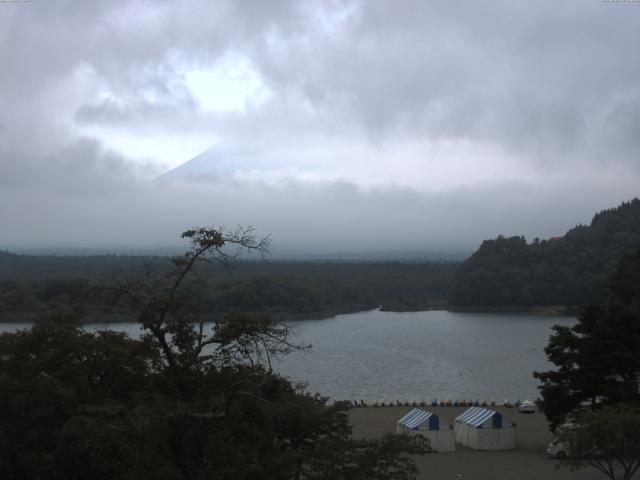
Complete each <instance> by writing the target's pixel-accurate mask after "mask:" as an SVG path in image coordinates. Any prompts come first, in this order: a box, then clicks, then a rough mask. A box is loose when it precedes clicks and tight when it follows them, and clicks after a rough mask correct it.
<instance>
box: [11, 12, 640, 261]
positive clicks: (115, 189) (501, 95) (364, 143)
mask: <svg viewBox="0 0 640 480" xmlns="http://www.w3.org/2000/svg"><path fill="white" fill-rule="evenodd" d="M639 24H640V6H639V5H637V4H633V3H627V4H623V3H620V4H615V3H602V2H599V1H583V0H568V1H564V2H557V1H550V0H541V1H539V2H535V3H531V2H524V1H511V0H500V1H492V2H461V1H460V2H458V1H446V2H445V1H431V2H418V1H399V2H393V4H391V3H389V2H387V1H384V0H367V1H360V2H359V1H332V2H320V1H306V2H297V1H295V2H294V1H285V0H282V1H273V2H250V1H246V2H243V1H240V2H236V1H230V0H229V1H220V2H213V3H211V2H200V1H180V2H179V1H169V0H165V1H160V2H151V1H146V0H132V1H124V0H115V1H111V2H80V1H72V0H64V1H59V2H37V1H32V2H29V3H26V4H6V5H0V59H1V60H2V65H3V73H2V75H0V196H1V197H2V204H3V207H2V209H0V221H2V222H3V225H6V227H7V228H6V229H3V233H2V235H0V244H4V245H9V244H12V245H16V244H17V245H19V244H31V243H33V242H34V241H35V240H38V241H41V242H44V243H46V242H50V243H52V244H58V245H61V244H65V243H67V244H70V243H73V242H77V244H79V245H80V244H82V245H88V244H90V243H92V242H94V243H101V242H102V243H105V242H106V243H113V244H117V243H120V244H124V243H127V242H128V241H129V242H131V243H140V244H142V243H145V242H154V241H157V242H160V243H167V242H171V241H172V238H173V235H174V234H175V233H176V232H178V231H179V230H180V229H181V228H183V227H184V226H186V224H192V223H194V224H195V223H208V222H210V221H214V222H217V223H228V224H234V223H238V222H240V223H254V224H256V225H257V226H259V227H260V228H261V229H263V230H265V231H273V232H274V235H276V234H277V235H278V236H279V237H280V238H282V241H283V242H285V243H286V242H290V243H297V242H299V243H302V244H305V245H309V246H310V248H311V247H313V248H315V249H331V250H333V251H339V250H344V249H355V248H359V247H362V248H370V249H376V248H379V247H381V246H384V245H387V244H389V243H392V242H396V243H398V245H402V248H417V247H418V246H421V245H426V244H430V245H440V246H442V245H445V244H448V245H458V246H460V248H468V247H469V245H472V244H475V243H477V242H478V241H479V240H480V239H481V238H484V237H488V236H494V235H496V234H498V233H517V232H523V233H526V234H529V235H530V236H536V235H537V236H545V235H552V234H557V233H561V232H562V231H564V230H565V229H566V228H568V227H569V226H571V225H573V224H574V223H576V222H578V221H587V220H588V217H589V215H590V214H591V213H592V212H593V211H595V210H597V209H599V208H604V207H607V206H612V205H614V204H616V203H618V202H619V201H621V200H624V199H625V198H628V197H631V196H634V195H637V193H638V192H637V185H638V184H639V183H638V180H640V168H639V167H640V162H639V161H638V154H637V152H638V151H639V148H640V62H639V61H638V55H637V52H636V49H635V48H634V46H635V45H638V44H639V43H640V29H638V25H639ZM230 53H233V54H235V55H238V56H239V57H240V58H243V59H245V60H246V61H247V62H248V64H249V65H250V66H251V68H253V69H254V70H255V73H256V75H258V76H259V78H260V79H261V81H262V82H263V86H264V88H265V89H267V90H268V92H269V95H268V97H266V99H265V100H263V101H261V102H258V103H252V104H249V105H247V107H246V108H245V109H244V110H241V111H210V110H207V109H205V108H202V105H200V104H199V103H198V99H197V98H196V96H195V95H194V92H192V91H190V90H189V88H187V86H186V84H185V69H186V70H188V69H190V68H210V67H213V66H215V65H217V63H218V62H219V61H220V60H221V59H222V58H225V55H228V54H230ZM168 138H173V139H174V140H173V144H174V145H175V144H177V145H178V147H177V148H179V146H180V145H181V142H182V143H183V144H184V151H194V152H195V151H197V150H198V149H199V148H201V147H200V146H199V145H200V143H206V141H207V139H209V138H210V139H211V143H214V142H215V141H217V140H218V139H221V138H222V139H224V140H225V142H227V143H228V144H231V145H241V146H247V148H251V149H264V150H265V151H269V152H271V153H270V155H271V157H269V156H267V157H265V158H275V157H276V156H277V155H281V157H280V158H282V159H284V160H282V162H281V163H282V165H285V166H286V167H292V168H294V167H295V169H297V170H296V171H297V172H298V173H299V172H302V174H305V173H308V174H309V175H312V176H313V175H315V176H316V177H317V178H315V179H312V180H311V181H305V180H302V179H301V178H299V177H296V176H295V175H293V174H291V172H290V170H287V172H289V173H287V174H288V175H289V174H290V175H291V176H292V179H291V180H290V181H282V179H280V180H279V182H276V183H277V184H276V185H274V184H269V185H267V184H266V183H265V182H262V183H261V182H260V181H249V180H246V179H244V180H238V179H236V180H232V179H231V177H232V175H231V177H230V173H229V171H228V169H227V170H226V171H225V172H222V173H220V172H219V173H218V174H214V175H212V176H211V179H210V181H209V182H208V183H207V184H206V185H205V184H203V182H200V183H199V184H189V185H188V186H185V185H182V186H177V185H174V186H170V185H159V184H157V183H148V182H146V181H145V180H146V179H149V178H152V177H153V176H154V175H155V174H156V173H159V172H160V170H161V169H162V165H161V162H158V161H156V159H154V158H152V157H150V156H149V155H148V154H145V153H144V152H143V153H140V152H139V151H135V150H134V149H127V148H126V145H128V144H130V143H132V142H134V143H135V141H140V140H142V139H144V140H146V141H147V143H148V144H151V145H153V144H154V143H157V144H158V145H161V147H160V148H162V145H163V142H165V141H167V139H168ZM194 138H197V140H198V142H200V143H198V145H195V144H194V145H195V146H194V145H192V146H190V142H195V140H194ZM122 139H124V140H122ZM123 145H124V146H123ZM452 145H453V147H451V146H452ZM202 148H203V147H202ZM274 152H275V153H274ZM185 155H186V154H185ZM188 156H189V155H186V157H188ZM185 159H186V158H185ZM285 160H286V161H285ZM275 163H277V162H276V161H275V160H274V164H275ZM282 165H280V164H278V166H279V167H280V166H282ZM247 168H248V169H251V165H249V166H248V167H247ZM256 168H257V169H258V170H259V171H258V173H260V170H261V169H262V168H263V167H262V166H260V165H257V166H256ZM447 172H450V173H449V174H448V175H447ZM323 173H326V174H324V175H323ZM302 176H303V177H304V175H302ZM341 177H343V179H342V180H340V178H341ZM465 177H467V178H465ZM364 179H366V181H365V180H364ZM442 179H446V180H448V181H449V183H447V184H446V185H445V187H446V188H438V187H439V184H438V182H440V181H442ZM414 180H415V181H414ZM434 182H435V184H434ZM205 183H206V182H205ZM267 183H268V182H267ZM403 183H404V185H403ZM541 211H544V212H548V213H546V215H547V216H545V217H543V216H541V215H540V213H539V212H541ZM355 219H357V221H355ZM380 219H384V220H383V221H381V220H380ZM42 225H46V226H47V228H46V232H47V233H46V235H41V234H38V233H37V232H38V231H39V229H40V228H42V227H41V226H42ZM87 225H90V226H92V227H91V228H84V227H85V226H87ZM356 227H357V229H356ZM80 228H81V229H82V232H83V233H82V234H81V235H79V234H74V233H73V232H74V231H77V230H78V229H80ZM380 232H384V234H381V233H380ZM398 232H400V233H402V237H401V238H399V236H398ZM83 235H84V236H83ZM127 238H128V240H127ZM277 239H278V238H276V240H277ZM334 246H335V247H336V248H334Z"/></svg>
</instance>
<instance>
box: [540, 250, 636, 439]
mask: <svg viewBox="0 0 640 480" xmlns="http://www.w3.org/2000/svg"><path fill="white" fill-rule="evenodd" d="M639 279H640V249H638V250H637V251H636V252H635V253H633V254H628V255H625V256H624V257H623V258H622V260H621V261H620V263H619V265H618V268H617V270H616V272H615V273H614V274H613V275H612V277H611V296H610V298H609V301H608V303H606V304H604V305H589V306H587V307H586V308H585V309H584V310H583V312H582V314H581V315H580V317H579V319H578V322H577V323H576V324H575V325H574V326H573V327H564V326H558V325H556V326H554V327H553V332H554V333H553V334H552V335H551V337H550V339H549V344H548V346H547V347H546V348H545V352H546V353H547V356H548V358H549V360H550V361H551V362H552V363H553V364H554V365H556V367H557V370H551V371H548V372H536V373H534V376H535V377H536V378H538V379H539V380H540V381H541V382H542V385H541V387H540V391H541V394H542V399H543V402H542V406H543V411H544V413H545V414H546V415H547V418H548V419H549V421H550V423H551V426H552V428H554V427H555V426H557V425H559V424H561V423H562V422H564V421H565V419H566V418H567V416H568V415H569V414H575V413H576V412H577V411H579V410H581V409H583V408H585V406H590V407H591V408H597V407H598V406H599V405H607V404H622V403H624V404H630V405H640V390H639V387H640V283H639V282H638V280H639Z"/></svg>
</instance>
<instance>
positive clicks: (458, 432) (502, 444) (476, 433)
mask: <svg viewBox="0 0 640 480" xmlns="http://www.w3.org/2000/svg"><path fill="white" fill-rule="evenodd" d="M453 431H454V433H455V436H456V442H457V443H459V444H460V445H465V446H467V447H470V448H473V449H474V450H513V449H515V448H516V447H517V443H516V425H515V423H511V422H509V421H507V420H506V419H505V418H504V417H503V416H502V414H501V413H500V412H496V411H495V410H489V409H487V408H481V407H471V408H470V409H468V410H466V411H465V412H464V413H463V414H462V415H460V416H458V417H457V418H456V419H455V423H454V426H453Z"/></svg>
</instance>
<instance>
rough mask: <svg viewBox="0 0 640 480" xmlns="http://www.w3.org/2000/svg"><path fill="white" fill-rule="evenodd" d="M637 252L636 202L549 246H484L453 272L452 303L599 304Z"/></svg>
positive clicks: (639, 205) (500, 242) (501, 240)
mask: <svg viewBox="0 0 640 480" xmlns="http://www.w3.org/2000/svg"><path fill="white" fill-rule="evenodd" d="M638 246H640V200H638V199H634V200H632V201H630V202H625V203H623V204H622V205H620V206H619V207H617V208H613V209H610V210H604V211H602V212H600V213H598V214H596V215H595V216H594V217H593V220H592V222H591V225H589V226H585V225H579V226H577V227H575V228H573V229H572V230H570V231H569V232H567V234H566V235H565V236H563V237H559V238H552V239H549V240H539V239H534V240H533V242H531V243H527V241H526V240H525V238H524V237H510V238H505V237H502V236H499V237H498V238H496V239H494V240H486V241H484V242H483V243H482V245H481V246H480V248H479V249H478V250H477V251H476V252H475V253H474V254H473V255H472V256H471V257H470V258H469V259H468V260H466V261H465V262H464V263H463V264H462V265H461V266H460V268H459V270H458V272H457V273H456V276H455V279H454V281H453V284H452V303H453V304H454V305H456V306H459V307H464V306H477V307H481V306H485V307H495V306H514V307H531V306H545V305H566V306H583V305H586V304H588V303H594V302H597V303H601V302H603V301H605V299H606V298H607V294H608V283H607V278H608V276H609V275H610V274H611V273H613V271H614V270H615V266H616V264H617V262H618V261H619V260H620V258H622V257H623V255H625V254H626V253H628V252H629V251H632V250H633V249H635V248H637V247H638Z"/></svg>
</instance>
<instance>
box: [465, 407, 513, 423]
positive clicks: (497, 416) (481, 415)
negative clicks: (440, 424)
mask: <svg viewBox="0 0 640 480" xmlns="http://www.w3.org/2000/svg"><path fill="white" fill-rule="evenodd" d="M492 417H493V422H492V424H493V425H492V426H493V428H502V414H501V413H499V412H496V411H495V410H489V409H488V408H482V407H471V408H470V409H468V410H466V411H465V412H463V413H462V415H460V416H458V417H456V422H461V423H466V424H467V425H471V426H472V427H476V428H481V427H482V425H483V424H484V422H486V421H487V420H488V419H490V418H492Z"/></svg>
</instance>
